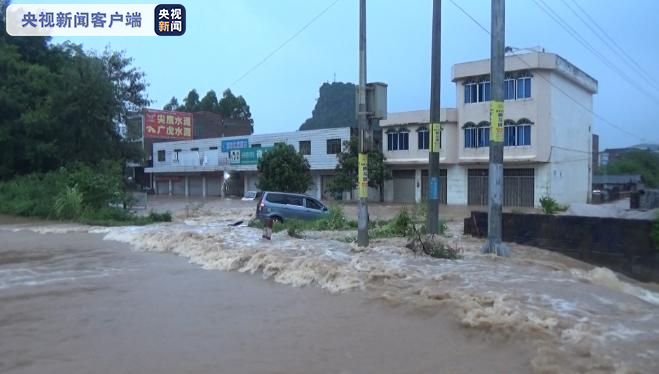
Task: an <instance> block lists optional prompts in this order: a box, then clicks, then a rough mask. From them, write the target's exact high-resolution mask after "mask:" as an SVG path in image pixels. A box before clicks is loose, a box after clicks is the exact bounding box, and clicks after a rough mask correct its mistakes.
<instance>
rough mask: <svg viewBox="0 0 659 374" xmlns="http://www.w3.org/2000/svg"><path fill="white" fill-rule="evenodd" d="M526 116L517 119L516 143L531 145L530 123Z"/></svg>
mask: <svg viewBox="0 0 659 374" xmlns="http://www.w3.org/2000/svg"><path fill="white" fill-rule="evenodd" d="M532 124H533V122H531V121H529V120H528V119H526V118H522V119H520V120H519V121H517V145H531V125H532Z"/></svg>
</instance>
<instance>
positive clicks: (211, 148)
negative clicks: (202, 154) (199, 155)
mask: <svg viewBox="0 0 659 374" xmlns="http://www.w3.org/2000/svg"><path fill="white" fill-rule="evenodd" d="M208 149H210V150H211V151H215V150H217V147H210V148H208Z"/></svg>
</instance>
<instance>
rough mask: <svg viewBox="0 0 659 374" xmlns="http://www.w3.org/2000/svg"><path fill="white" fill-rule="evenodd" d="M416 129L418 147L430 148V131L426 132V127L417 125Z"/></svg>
mask: <svg viewBox="0 0 659 374" xmlns="http://www.w3.org/2000/svg"><path fill="white" fill-rule="evenodd" d="M416 131H417V137H418V141H419V142H418V144H419V149H429V148H430V133H429V132H428V128H427V127H419V129H418V130H416Z"/></svg>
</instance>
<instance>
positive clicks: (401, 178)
mask: <svg viewBox="0 0 659 374" xmlns="http://www.w3.org/2000/svg"><path fill="white" fill-rule="evenodd" d="M392 177H393V182H394V201H395V202H397V203H413V202H414V200H415V199H414V189H415V186H414V170H393V171H392Z"/></svg>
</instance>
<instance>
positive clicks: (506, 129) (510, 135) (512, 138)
mask: <svg viewBox="0 0 659 374" xmlns="http://www.w3.org/2000/svg"><path fill="white" fill-rule="evenodd" d="M516 130H517V126H515V122H513V121H511V120H509V119H507V120H505V121H504V123H503V145H504V146H508V147H510V146H514V145H517V140H516V139H517V135H516V134H517V132H516Z"/></svg>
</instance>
